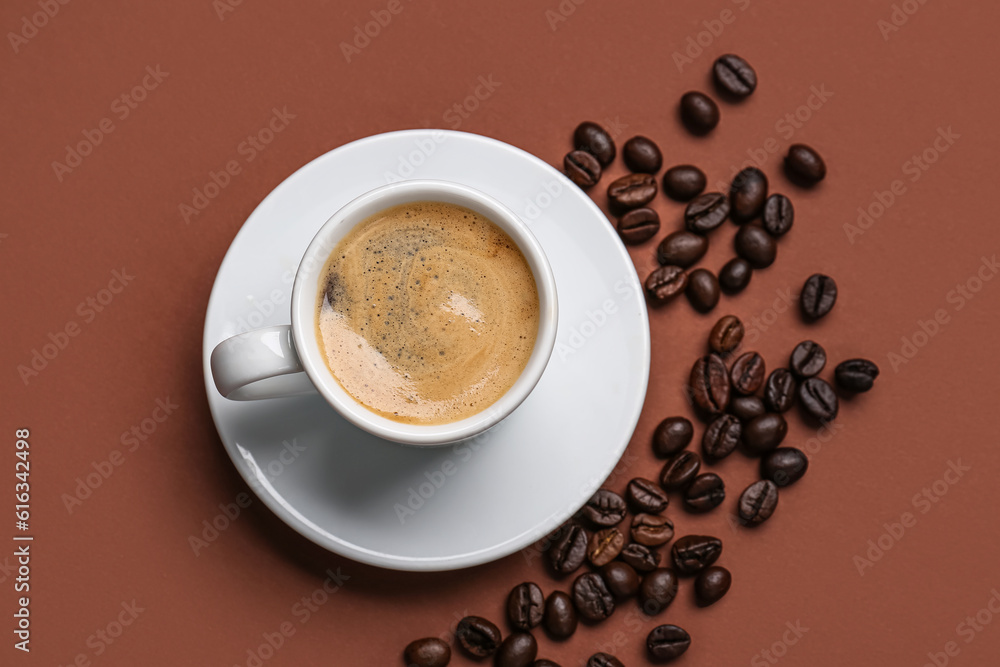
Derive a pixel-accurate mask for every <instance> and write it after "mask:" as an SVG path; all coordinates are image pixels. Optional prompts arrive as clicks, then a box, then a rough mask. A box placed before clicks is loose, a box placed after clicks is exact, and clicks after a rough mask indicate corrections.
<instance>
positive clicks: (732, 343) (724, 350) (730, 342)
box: [708, 315, 744, 357]
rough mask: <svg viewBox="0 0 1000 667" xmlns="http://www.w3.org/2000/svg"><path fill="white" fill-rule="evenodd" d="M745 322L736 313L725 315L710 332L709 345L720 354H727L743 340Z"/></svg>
mask: <svg viewBox="0 0 1000 667" xmlns="http://www.w3.org/2000/svg"><path fill="white" fill-rule="evenodd" d="M743 333H744V329H743V323H742V322H740V318H738V317H736V316H735V315H724V316H723V317H721V318H720V319H719V321H718V322H716V323H715V326H714V327H712V331H711V333H709V334H708V347H709V349H710V350H712V352H715V353H716V354H718V355H720V356H723V357H724V356H726V355H727V354H729V353H730V352H732V351H733V350H735V349H736V348H738V347H739V346H740V343H741V342H742V341H743Z"/></svg>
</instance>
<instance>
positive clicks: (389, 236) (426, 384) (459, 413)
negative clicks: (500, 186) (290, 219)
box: [316, 201, 539, 424]
mask: <svg viewBox="0 0 1000 667" xmlns="http://www.w3.org/2000/svg"><path fill="white" fill-rule="evenodd" d="M319 291H320V294H319V297H318V304H317V331H316V335H317V339H318V341H319V345H320V349H321V350H322V351H323V353H324V356H325V359H326V363H327V367H328V368H329V369H330V372H331V373H333V375H334V377H335V378H336V379H337V381H338V382H339V383H340V385H341V386H342V387H343V388H344V390H345V391H347V393H348V394H350V395H351V396H352V397H354V399H355V400H357V401H358V402H359V403H361V404H362V405H364V406H365V407H367V408H368V409H370V410H372V411H373V412H376V413H378V414H380V415H382V416H384V417H387V418H389V419H392V420H394V421H399V422H405V423H410V424H444V423H448V422H454V421H458V420H460V419H464V418H466V417H469V416H471V415H473V414H476V413H477V412H480V411H482V410H484V409H486V408H487V407H489V406H490V405H492V404H493V403H494V402H496V400H497V399H499V398H500V397H501V396H502V395H503V394H505V393H506V392H507V390H508V389H510V387H511V385H513V384H514V381H515V380H517V378H518V377H519V376H520V375H521V371H522V370H523V369H524V367H525V365H526V364H527V362H528V358H529V357H530V356H531V352H532V350H533V349H534V346H535V338H536V337H537V335H538V323H539V304H538V289H537V287H536V285H535V279H534V276H533V275H532V273H531V269H530V267H529V266H528V263H527V261H526V260H525V258H524V255H522V254H521V251H520V250H519V249H518V247H517V244H515V243H514V241H513V240H512V239H511V238H510V237H509V236H508V235H507V234H506V233H505V232H504V231H503V230H502V229H500V228H499V227H497V226H496V225H495V224H494V223H493V222H491V221H490V220H489V219H488V218H486V217H485V216H482V215H480V214H479V213H476V212H475V211H472V210H469V209H467V208H464V207H462V206H458V205H455V204H448V203H444V202H432V201H423V202H413V203H409V204H402V205H400V206H395V207H392V208H389V209H386V210H384V211H380V212H379V213H377V214H375V215H373V216H371V217H370V218H368V219H366V220H364V221H362V222H361V223H359V224H358V225H357V226H356V227H355V228H354V229H352V230H351V231H350V232H349V233H348V234H347V236H345V237H344V238H343V239H342V240H341V241H340V242H339V243H338V244H337V247H336V248H335V249H334V251H333V253H332V254H331V256H330V259H329V260H327V263H326V265H325V266H324V268H323V272H322V273H321V277H320V290H319Z"/></svg>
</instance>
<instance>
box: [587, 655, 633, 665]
mask: <svg viewBox="0 0 1000 667" xmlns="http://www.w3.org/2000/svg"><path fill="white" fill-rule="evenodd" d="M587 667H625V665H624V664H623V663H622V661H621V660H619V659H618V658H616V657H615V656H613V655H611V654H610V653H595V654H594V655H592V656H590V660H588V661H587Z"/></svg>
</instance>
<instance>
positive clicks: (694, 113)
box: [681, 91, 719, 135]
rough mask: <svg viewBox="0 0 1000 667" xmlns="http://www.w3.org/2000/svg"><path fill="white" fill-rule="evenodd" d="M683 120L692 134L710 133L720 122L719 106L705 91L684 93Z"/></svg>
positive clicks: (682, 103)
mask: <svg viewBox="0 0 1000 667" xmlns="http://www.w3.org/2000/svg"><path fill="white" fill-rule="evenodd" d="M681 121H683V123H684V126H685V127H686V128H687V129H688V130H689V131H690V132H691V133H692V134H698V135H701V134H708V133H709V132H711V131H712V130H714V129H715V126H716V125H718V124H719V107H718V105H717V104H716V103H715V101H714V100H713V99H712V98H711V97H709V96H708V95H706V94H705V93H699V92H697V91H691V92H689V93H684V95H683V96H682V97H681Z"/></svg>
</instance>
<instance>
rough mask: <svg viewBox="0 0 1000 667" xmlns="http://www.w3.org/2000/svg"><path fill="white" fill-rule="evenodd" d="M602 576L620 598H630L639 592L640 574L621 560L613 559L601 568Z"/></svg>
mask: <svg viewBox="0 0 1000 667" xmlns="http://www.w3.org/2000/svg"><path fill="white" fill-rule="evenodd" d="M601 576H602V577H604V583H605V584H607V585H608V590H609V591H611V594H612V595H614V596H615V597H616V598H617V599H619V600H624V599H626V598H630V597H632V596H633V595H635V594H636V593H638V592H639V575H638V574H636V571H635V570H634V569H633V568H632V566H631V565H629V564H627V563H623V562H622V561H620V560H615V561H611V562H610V563H608V564H607V565H605V566H604V567H602V568H601Z"/></svg>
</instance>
